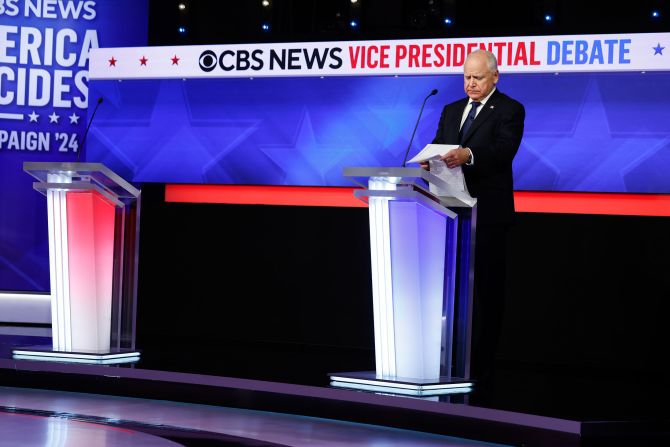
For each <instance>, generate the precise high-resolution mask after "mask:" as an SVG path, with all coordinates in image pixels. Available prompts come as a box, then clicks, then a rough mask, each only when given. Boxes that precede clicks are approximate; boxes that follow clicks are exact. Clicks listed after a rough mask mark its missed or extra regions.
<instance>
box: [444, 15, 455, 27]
mask: <svg viewBox="0 0 670 447" xmlns="http://www.w3.org/2000/svg"><path fill="white" fill-rule="evenodd" d="M453 23H454V21H453V20H451V17H445V18H444V24H445V25H447V26H451V25H452V24H453Z"/></svg>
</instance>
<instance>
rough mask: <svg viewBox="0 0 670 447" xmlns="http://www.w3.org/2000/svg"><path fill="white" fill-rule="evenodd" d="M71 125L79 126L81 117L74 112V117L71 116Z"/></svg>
mask: <svg viewBox="0 0 670 447" xmlns="http://www.w3.org/2000/svg"><path fill="white" fill-rule="evenodd" d="M69 118H70V124H79V115H77V114H76V113H74V112H72V115H70V117H69Z"/></svg>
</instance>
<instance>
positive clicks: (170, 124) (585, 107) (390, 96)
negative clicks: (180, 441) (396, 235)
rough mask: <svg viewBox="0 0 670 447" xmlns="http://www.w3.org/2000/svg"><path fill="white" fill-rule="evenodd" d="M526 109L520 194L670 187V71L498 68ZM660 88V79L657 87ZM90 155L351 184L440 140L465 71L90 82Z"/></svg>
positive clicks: (176, 171)
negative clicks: (354, 172) (94, 111)
mask: <svg viewBox="0 0 670 447" xmlns="http://www.w3.org/2000/svg"><path fill="white" fill-rule="evenodd" d="M498 85H499V88H500V90H501V91H502V92H504V93H506V94H508V95H510V96H512V97H513V98H516V99H518V100H519V101H521V102H522V103H523V104H524V105H525V107H526V129H525V134H524V138H523V141H522V144H521V148H520V149H519V153H518V155H517V157H516V158H515V161H514V175H515V187H516V189H517V190H542V191H586V192H635V193H670V176H668V175H667V174H666V172H665V167H667V166H669V165H670V119H668V113H667V111H666V110H665V107H666V106H665V105H666V104H668V103H670V73H668V72H655V73H651V72H647V73H588V74H565V73H561V74H560V75H555V74H504V73H503V74H502V75H501V80H500V83H499V84H498ZM652 86H653V87H652ZM91 88H92V95H95V96H96V97H97V96H103V97H104V98H105V103H104V107H101V108H100V109H99V111H98V116H96V122H95V124H94V126H93V127H92V131H91V136H90V143H91V144H90V146H89V147H88V148H87V151H88V152H87V159H88V160H89V161H98V162H103V163H105V164H106V165H107V166H109V167H110V168H112V169H114V170H115V171H117V172H118V173H120V174H122V175H124V176H125V177H126V178H128V179H132V180H134V181H138V182H173V183H228V184H252V185H307V186H352V185H351V184H350V182H349V181H348V180H347V179H345V178H343V177H342V169H343V168H344V167H346V166H399V165H400V164H401V163H402V159H403V155H404V153H405V150H406V149H407V145H408V142H409V139H410V137H411V135H412V130H413V128H414V124H415V122H416V118H417V115H418V112H419V108H420V106H421V102H422V101H423V99H424V98H425V96H426V95H427V94H428V93H429V92H430V91H431V90H432V89H434V88H437V89H439V93H438V95H436V96H434V97H432V98H430V99H429V100H428V103H427V105H426V108H425V110H424V113H423V117H422V119H421V123H420V124H419V128H418V131H417V135H416V138H415V139H414V143H413V147H412V149H411V151H410V156H412V155H414V154H415V153H417V152H418V151H419V150H420V149H421V148H422V147H423V146H424V145H425V144H427V143H430V142H431V141H432V139H433V137H434V135H435V131H436V129H437V124H438V121H439V117H440V113H441V111H442V107H443V105H444V104H446V103H448V102H451V101H454V100H456V99H459V98H462V97H464V93H463V81H462V76H455V75H449V76H400V77H393V76H388V77H372V76H370V77H354V76H352V77H325V78H319V77H295V78H294V77H286V78H282V77H277V78H253V79H250V78H243V79H240V78H237V79H221V78H219V79H187V80H176V79H171V80H124V81H123V82H118V81H92V82H91Z"/></svg>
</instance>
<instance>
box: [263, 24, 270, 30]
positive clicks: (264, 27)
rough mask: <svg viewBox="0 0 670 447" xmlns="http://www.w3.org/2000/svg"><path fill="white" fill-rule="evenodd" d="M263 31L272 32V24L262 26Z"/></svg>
mask: <svg viewBox="0 0 670 447" xmlns="http://www.w3.org/2000/svg"><path fill="white" fill-rule="evenodd" d="M261 29H262V30H263V31H270V24H269V23H264V24H262V25H261Z"/></svg>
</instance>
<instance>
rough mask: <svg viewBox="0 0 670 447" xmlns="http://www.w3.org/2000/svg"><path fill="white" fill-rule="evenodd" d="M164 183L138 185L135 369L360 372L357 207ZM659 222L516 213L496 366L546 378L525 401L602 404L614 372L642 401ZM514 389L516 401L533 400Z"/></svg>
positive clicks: (653, 318)
mask: <svg viewBox="0 0 670 447" xmlns="http://www.w3.org/2000/svg"><path fill="white" fill-rule="evenodd" d="M163 190H164V187H163V185H160V184H144V185H143V198H142V200H143V203H142V206H143V211H142V212H143V214H142V229H141V234H142V240H141V252H140V284H139V287H140V290H139V313H138V319H139V321H140V322H141V324H139V325H138V331H139V332H138V346H139V347H140V348H142V349H144V350H145V352H146V356H145V357H144V360H143V366H144V367H150V366H151V365H152V363H154V362H155V364H160V365H161V366H162V367H165V366H166V365H167V367H168V368H169V369H174V370H181V371H184V370H189V371H198V372H210V373H212V372H216V373H218V374H222V375H230V376H238V377H247V378H259V379H266V380H274V381H287V382H292V383H303V384H314V385H326V384H327V373H329V372H337V371H348V370H370V369H373V368H374V341H373V333H372V308H371V307H372V295H371V286H370V283H371V280H370V258H369V256H370V254H369V242H368V237H369V236H368V217H367V209H365V208H355V209H353V208H327V207H290V206H261V205H208V204H175V203H165V202H164V201H163ZM669 224H670V222H669V221H668V219H667V218H658V217H636V216H595V215H560V214H530V213H519V214H518V215H517V222H516V224H515V226H514V228H513V231H512V233H511V240H510V243H511V246H512V247H513V248H512V249H511V250H510V253H509V261H508V268H509V275H508V281H507V286H508V287H507V300H508V312H507V315H506V317H505V320H504V335H503V338H502V339H501V346H500V351H499V356H498V362H499V367H500V368H499V369H500V370H501V371H502V372H503V373H502V374H503V376H510V377H515V378H516V379H515V380H512V381H511V382H510V383H516V384H517V385H518V386H521V387H527V388H528V389H532V386H536V385H538V384H537V383H534V382H537V381H540V382H543V383H540V385H541V386H543V387H544V388H548V389H555V390H556V392H555V394H553V393H552V394H551V396H552V398H551V399H549V400H547V395H546V394H544V395H543V396H542V399H543V401H542V402H536V404H537V405H541V406H543V407H544V406H549V407H550V408H551V409H552V410H551V411H553V412H558V413H560V412H561V411H563V410H562V409H565V411H566V412H567V411H568V409H569V408H571V407H574V396H575V394H580V393H597V392H602V393H610V394H608V400H611V393H612V392H613V391H614V390H617V389H618V390H620V388H621V386H622V384H624V383H630V384H631V385H633V386H634V387H635V391H634V392H635V393H636V394H637V396H638V398H639V399H640V401H641V402H644V401H645V399H652V398H653V399H655V398H654V395H658V393H659V392H660V391H659V389H661V388H663V387H665V386H666V385H668V384H667V380H668V379H667V374H666V371H667V368H668V366H670V362H669V361H668V359H667V355H665V348H664V347H665V345H666V343H667V340H668V339H670V328H669V325H668V324H667V315H668V314H669V311H670V277H669V276H668V275H667V256H666V255H667V253H668V252H670V234H669V233H668V231H667V228H668V225H669ZM519 378H524V379H523V380H519ZM635 384H638V386H635ZM513 390H514V386H511V387H508V392H510V393H512V392H513ZM523 391H524V390H521V391H519V390H516V392H517V393H519V394H518V395H516V397H515V399H514V401H516V402H522V401H523V400H524V398H519V397H518V396H519V395H520V396H525V398H527V399H530V400H531V401H532V399H533V393H530V394H529V393H527V392H526V393H524V392H523ZM526 391H527V390H526ZM629 392H630V391H629ZM537 398H538V399H540V397H537ZM596 401H597V399H596ZM626 402H628V403H629V402H630V400H627V401H626ZM528 404H529V402H523V405H528ZM531 404H532V402H531ZM520 405H521V404H520ZM614 408H616V404H614V406H613V407H612V409H613V411H614ZM570 411H571V412H572V413H574V411H575V410H574V408H571V409H570ZM582 411H585V412H587V411H588V409H587V408H582Z"/></svg>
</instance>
